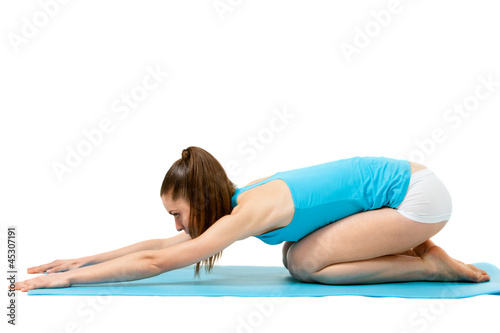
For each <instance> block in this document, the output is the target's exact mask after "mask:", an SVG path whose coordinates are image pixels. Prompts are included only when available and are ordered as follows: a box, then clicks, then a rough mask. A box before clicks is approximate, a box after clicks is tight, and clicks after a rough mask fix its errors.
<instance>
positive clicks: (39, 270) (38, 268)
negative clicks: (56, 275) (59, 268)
mask: <svg viewBox="0 0 500 333" xmlns="http://www.w3.org/2000/svg"><path fill="white" fill-rule="evenodd" d="M58 262H59V260H54V261H53V262H51V263H48V264H45V265H40V266H34V267H30V268H28V274H37V273H45V272H46V271H47V269H50V268H52V267H54V266H56V265H57V264H58Z"/></svg>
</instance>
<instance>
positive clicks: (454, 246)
mask: <svg viewBox="0 0 500 333" xmlns="http://www.w3.org/2000/svg"><path fill="white" fill-rule="evenodd" d="M46 3H50V4H51V5H50V6H49V5H47V6H48V7H47V6H44V5H43V4H46ZM54 4H58V5H57V7H55V5H54ZM214 4H219V7H217V8H216V6H214ZM224 6H226V7H224ZM391 6H392V5H391V2H390V1H356V2H353V3H351V2H348V1H342V2H333V1H284V0H282V1H257V0H242V1H235V0H232V1H229V0H221V1H219V2H214V1H212V0H206V1H106V2H101V1H69V2H68V3H66V4H59V3H56V2H54V1H52V2H50V1H49V0H41V1H15V2H9V3H6V2H2V4H1V8H0V22H1V24H0V27H1V35H2V41H1V43H0V51H1V53H0V55H1V61H0V94H1V98H0V110H1V122H0V144H1V157H2V163H1V172H0V184H1V185H0V187H1V191H0V200H1V209H0V223H1V232H2V235H3V238H2V244H3V245H2V251H3V252H4V251H5V249H6V247H5V232H6V228H7V225H16V226H17V227H18V234H19V236H18V239H17V241H18V256H19V259H18V265H19V267H20V270H21V274H20V279H26V278H28V277H30V276H29V275H27V274H25V273H24V272H25V271H26V268H27V267H31V266H34V265H39V264H43V263H47V262H50V261H52V260H54V259H62V258H74V257H80V256H86V255H90V254H95V253H100V252H103V251H109V250H112V249H115V248H119V247H122V246H126V245H129V244H131V243H135V242H138V241H141V240H145V239H151V238H160V237H169V236H173V235H175V234H176V233H177V232H176V230H175V227H174V222H173V218H172V217H171V216H170V215H168V214H167V213H166V212H165V211H164V208H163V206H162V204H161V201H160V197H159V190H160V185H161V181H162V180H163V177H164V175H165V173H166V171H167V170H168V168H169V167H170V165H171V164H172V163H173V162H174V161H175V160H177V159H178V158H180V154H181V151H182V149H183V148H186V147H188V146H190V145H195V146H200V147H202V148H204V149H206V150H208V151H209V152H210V153H212V154H213V155H214V156H215V157H216V158H218V160H219V161H220V162H221V163H222V164H223V165H224V166H225V167H228V165H229V164H230V163H234V162H231V161H236V163H238V165H239V167H238V168H237V169H235V170H231V171H229V170H228V174H229V176H230V178H231V179H232V180H233V181H234V182H235V183H236V184H237V185H238V186H244V185H245V184H247V183H249V182H250V181H252V180H254V179H257V178H261V177H265V176H268V175H271V174H273V173H274V172H277V171H281V170H287V169H292V168H296V167H302V166H308V165H312V164H316V163H320V162H326V161H330V160H335V159H340V158H345V157H351V156H388V157H394V158H398V157H400V158H408V159H409V158H411V159H413V160H418V161H421V162H423V163H424V164H426V165H427V166H429V167H430V168H432V169H433V170H434V171H435V172H436V173H437V174H438V175H439V176H440V177H441V179H442V180H443V181H444V182H445V183H446V185H447V186H448V188H449V190H450V192H451V194H452V197H453V205H454V212H453V217H452V219H451V220H450V222H449V223H448V225H447V226H446V227H445V228H444V229H443V230H442V231H441V232H440V233H439V234H438V235H436V236H435V237H434V238H433V239H434V241H435V242H436V243H437V244H439V245H441V246H442V247H443V248H444V249H445V250H446V251H447V252H448V253H449V254H450V255H451V256H453V257H455V258H457V259H460V260H462V261H464V262H470V263H473V262H491V263H493V264H496V265H497V266H498V265H500V254H499V252H498V247H497V246H496V241H497V238H498V236H497V231H498V224H499V222H500V221H499V218H498V215H497V208H498V198H499V196H498V190H497V188H498V187H499V186H500V182H499V180H498V179H499V178H498V177H497V175H498V171H497V170H498V164H497V163H496V161H497V160H498V159H497V154H498V148H495V147H498V143H499V135H500V134H499V131H498V128H497V127H498V123H499V120H500V116H499V113H498V109H499V105H500V97H499V95H500V86H498V83H497V86H496V87H493V88H491V87H490V88H491V89H492V91H491V92H490V93H489V95H488V97H487V98H483V99H482V100H480V101H479V103H478V105H475V106H474V105H473V106H474V108H473V109H474V110H473V111H471V112H470V113H469V114H468V116H460V118H457V117H459V116H458V113H447V112H449V111H447V110H449V109H450V108H453V106H454V105H460V104H463V103H464V101H469V102H470V103H473V102H474V98H475V97H474V96H475V93H476V89H480V91H481V92H482V93H483V94H486V92H487V90H486V88H485V87H483V88H477V87H478V86H480V85H481V81H480V77H483V78H485V79H486V78H488V77H490V79H491V80H492V81H494V82H499V81H500V70H499V68H498V67H499V63H498V59H500V47H499V44H498V42H497V41H498V31H500V21H499V20H498V9H499V8H498V4H497V3H496V2H495V1H474V2H472V1H440V2H437V3H436V2H434V1H429V0H427V1H425V0H422V1H409V0H401V2H399V5H398V7H397V9H398V11H397V12H396V13H393V14H391V16H390V18H388V17H387V16H383V15H382V14H381V13H387V9H388V8H392V7H391ZM42 7H46V8H49V9H45V11H51V13H50V14H51V15H50V16H49V15H48V14H44V9H43V8H42ZM224 8H226V9H224ZM384 11H385V12H384ZM371 13H379V15H378V17H379V20H381V19H384V20H385V21H383V22H382V21H381V22H382V23H383V25H385V26H381V25H380V23H377V20H376V19H375V16H377V15H373V14H371ZM44 15H45V16H44ZM44 18H45V19H47V20H44ZM30 24H36V25H38V26H39V27H37V26H36V25H35V26H34V27H35V30H33V27H31V30H30V28H29V25H30ZM377 28H378V29H379V30H376V29H377ZM365 29H372V30H370V32H369V33H370V34H371V37H365V38H364V39H363V37H362V36H361V33H360V31H363V30H365ZM23 33H24V35H23ZM20 40H22V42H20ZM15 41H17V42H15ZM363 42H364V43H365V44H366V45H363V44H360V43H363ZM343 43H344V44H343ZM356 43H357V44H356ZM346 44H349V45H351V47H356V45H358V46H359V47H357V53H353V54H351V56H346V55H345V54H344V53H343V51H342V49H341V46H342V45H346ZM147 68H151V69H156V68H159V69H160V70H161V71H162V72H168V77H165V78H164V79H163V81H162V82H161V84H159V85H158V86H157V87H156V88H155V89H153V90H152V91H148V92H147V96H145V98H144V100H143V101H140V102H139V103H137V106H136V107H135V108H130V109H129V110H128V111H130V112H129V113H128V114H127V115H126V116H125V114H124V113H123V109H122V113H116V112H115V111H116V110H117V105H118V104H117V103H121V102H120V99H121V97H122V96H123V95H124V94H129V95H130V94H131V92H133V91H135V92H136V93H138V92H140V89H141V88H140V85H141V84H142V82H143V79H144V78H145V77H146V76H147V75H148V72H147ZM150 82H153V81H150ZM137 96H139V95H137ZM476 101H478V100H477V99H476ZM120 105H121V106H122V107H123V105H124V104H123V103H122V104H120ZM471 105H472V104H471ZM471 108H472V107H471ZM276 110H278V111H279V112H283V110H288V111H287V112H288V113H289V114H291V115H293V116H290V119H289V120H288V121H287V123H280V122H278V123H277V124H278V125H279V126H281V127H280V130H279V131H274V132H272V131H270V130H269V128H270V122H272V121H273V117H275V112H277V111H276ZM280 110H281V111H280ZM446 115H448V117H451V116H453V117H455V118H454V121H453V122H452V121H451V118H444V117H445V116H446ZM120 116H122V117H121V118H120ZM104 119H109V121H111V122H112V124H113V130H112V131H111V132H110V133H107V134H104V135H103V137H102V139H100V141H99V142H98V143H97V144H95V145H92V146H91V151H90V152H89V154H87V156H84V157H83V158H82V160H81V161H80V163H79V164H78V165H76V166H74V167H72V168H70V169H71V172H66V173H64V174H63V175H62V177H60V179H59V178H58V176H57V174H56V172H55V171H54V167H53V165H54V163H61V164H66V158H67V157H68V156H67V155H68V154H69V153H68V151H69V150H68V149H77V147H78V145H82V144H85V143H84V141H85V140H86V137H85V135H84V134H83V133H84V131H92V130H95V129H96V128H98V127H99V124H100V122H101V121H103V120H104ZM266 128H267V129H266ZM436 128H438V129H441V132H440V133H441V134H440V142H436V143H433V144H431V143H429V140H431V138H432V133H433V131H435V130H436ZM438 131H439V130H438ZM270 135H272V136H270ZM252 137H256V138H258V139H257V140H259V141H260V142H259V143H258V144H259V149H256V148H252V144H251V142H252ZM417 142H426V145H424V146H422V145H420V147H419V145H418V144H417ZM68 147H69V148H68ZM87 148H88V147H87ZM252 149H253V151H254V153H255V154H250V152H249V150H252ZM4 258H6V254H5V255H4ZM4 261H6V260H4ZM220 264H222V265H281V247H280V246H268V245H266V244H264V243H262V242H261V241H259V240H257V239H248V240H244V241H240V242H238V243H236V244H234V245H232V246H231V247H229V248H228V249H227V250H226V251H225V252H224V255H223V258H222V260H221V262H220ZM2 267H3V265H2ZM3 299H4V302H5V304H6V302H7V298H6V296H5V297H4V298H3ZM91 301H92V300H91V298H90V297H88V298H85V297H44V296H42V297H35V296H33V297H31V296H27V295H26V294H20V295H19V296H18V306H19V307H18V326H17V327H15V328H12V327H10V325H7V324H6V316H5V314H4V315H2V316H1V318H3V319H2V326H3V327H6V326H8V327H9V332H10V331H12V332H14V331H18V332H33V331H35V330H36V331H37V332H72V331H73V329H72V328H71V326H67V325H68V324H69V325H76V326H75V327H74V328H76V329H77V330H76V331H79V332H108V331H110V330H111V331H113V332H119V331H123V330H127V331H132V330H141V331H142V330H146V329H147V330H151V331H152V332H156V331H162V332H163V331H165V332H166V331H170V330H171V329H173V330H175V331H179V330H183V331H189V332H191V331H192V332H237V331H238V327H239V325H240V323H241V322H242V321H246V322H247V323H248V320H249V318H258V317H259V315H260V316H261V317H260V318H263V321H262V322H261V323H257V324H255V325H254V326H255V327H250V328H251V330H248V329H247V330H246V331H253V332H275V331H283V332H284V331H287V330H293V331H311V332H313V331H319V332H323V331H333V330H334V329H342V330H343V331H368V330H370V331H380V332H398V333H399V332H442V331H443V330H445V328H446V331H452V330H458V329H460V331H465V330H469V329H470V330H475V331H478V330H481V329H483V330H484V329H487V328H489V327H491V326H492V325H493V323H496V322H497V320H496V316H497V314H498V313H497V311H498V308H499V305H500V303H499V298H498V297H495V296H482V297H475V298H470V299H463V300H452V301H448V302H446V303H445V302H443V301H439V300H408V299H376V298H364V297H324V298H310V299H309V298H289V299H286V300H285V301H284V302H283V303H282V304H278V305H276V306H274V307H273V309H272V311H270V313H264V314H263V313H262V311H260V312H259V310H258V305H257V303H258V302H265V301H266V299H252V298H231V297H222V298H189V297H184V298H172V297H115V298H112V299H111V300H108V302H107V303H106V304H105V305H102V306H99V307H98V309H93V308H91V307H90V306H87V305H86V304H87V302H91ZM94 301H95V299H94ZM267 301H269V300H267ZM2 304H4V303H2ZM82 307H86V309H87V310H89V309H90V310H89V311H90V313H91V315H85V316H83V315H81V314H79V313H78V312H77V309H82ZM2 308H4V307H2ZM4 309H5V308H4ZM3 311H4V312H2V313H5V312H6V310H3ZM420 311H424V312H425V311H427V312H428V313H430V315H429V316H428V317H425V316H423V315H421V314H420V313H421V312H420ZM71 323H73V324H71ZM240 331H241V332H245V330H243V329H241V328H240Z"/></svg>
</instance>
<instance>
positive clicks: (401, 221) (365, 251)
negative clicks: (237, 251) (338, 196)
mask: <svg viewBox="0 0 500 333" xmlns="http://www.w3.org/2000/svg"><path fill="white" fill-rule="evenodd" d="M446 222H447V221H443V222H438V223H420V222H416V221H413V220H410V219H409V218H407V217H404V216H403V215H401V214H400V213H398V212H397V211H396V210H395V209H393V208H381V209H377V210H371V211H366V212H361V213H358V214H354V215H351V216H348V217H346V218H343V219H341V220H339V221H337V222H334V223H331V224H329V225H327V226H325V227H323V228H321V229H318V230H316V231H314V232H313V233H311V234H309V235H307V236H306V237H304V238H302V239H301V240H299V241H298V242H296V243H294V244H293V245H292V246H291V247H290V249H289V251H288V254H287V261H288V266H292V265H293V266H295V268H297V266H302V267H300V269H306V270H308V271H317V270H320V269H322V268H324V267H326V266H329V265H332V264H336V263H341V262H349V261H359V260H366V259H372V258H377V257H381V256H384V255H391V254H396V253H401V252H404V251H406V250H409V249H411V248H413V247H415V246H417V245H419V244H421V243H423V242H425V241H426V240H428V239H429V238H430V237H432V236H434V235H435V234H436V233H437V232H438V231H439V230H441V229H442V228H443V227H444V225H445V224H446Z"/></svg>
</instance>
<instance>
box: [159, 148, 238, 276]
mask: <svg viewBox="0 0 500 333" xmlns="http://www.w3.org/2000/svg"><path fill="white" fill-rule="evenodd" d="M235 190H236V186H235V185H234V184H233V182H231V181H230V180H229V178H228V177H227V174H226V172H225V171H224V168H223V167H222V165H221V164H220V163H219V161H217V159H216V158H215V157H213V156H212V155H211V154H210V153H209V152H207V151H206V150H204V149H202V148H199V147H193V146H191V147H188V148H186V149H183V150H182V157H181V158H180V159H178V160H177V161H175V162H174V164H173V165H172V166H171V167H170V169H169V170H168V172H167V174H166V175H165V178H164V179H163V183H162V185H161V190H160V197H161V196H163V195H171V196H172V200H174V201H175V200H177V199H179V198H180V199H184V200H186V201H188V202H189V208H190V213H189V224H188V227H189V234H190V236H191V238H196V237H198V236H200V235H201V234H202V233H204V232H205V231H206V230H207V229H208V228H209V227H210V226H211V225H212V224H214V223H215V222H216V221H217V220H218V219H220V218H221V217H223V216H225V215H228V214H231V211H232V210H233V207H232V205H231V198H232V196H233V194H234V192H235ZM221 255H222V251H221V252H219V253H217V254H216V255H214V256H212V257H210V258H208V259H206V260H203V261H202V262H198V263H197V264H196V270H195V276H198V275H199V271H200V265H201V264H203V265H204V266H205V270H206V271H207V272H210V271H211V269H212V268H213V266H214V264H215V262H216V260H218V259H219V258H220V256H221Z"/></svg>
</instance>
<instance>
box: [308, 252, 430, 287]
mask: <svg viewBox="0 0 500 333" xmlns="http://www.w3.org/2000/svg"><path fill="white" fill-rule="evenodd" d="M308 279H309V280H310V281H308V282H316V283H323V284H370V283H387V282H405V281H431V280H433V279H434V275H433V274H432V271H431V270H430V267H429V265H427V264H426V263H425V261H423V260H422V258H420V257H411V256H407V255H389V256H383V257H379V258H374V259H369V260H362V261H352V262H345V263H339V264H334V265H330V266H327V267H325V268H323V269H322V270H320V271H318V272H316V273H313V274H312V275H311V276H310V277H309V278H308Z"/></svg>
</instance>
